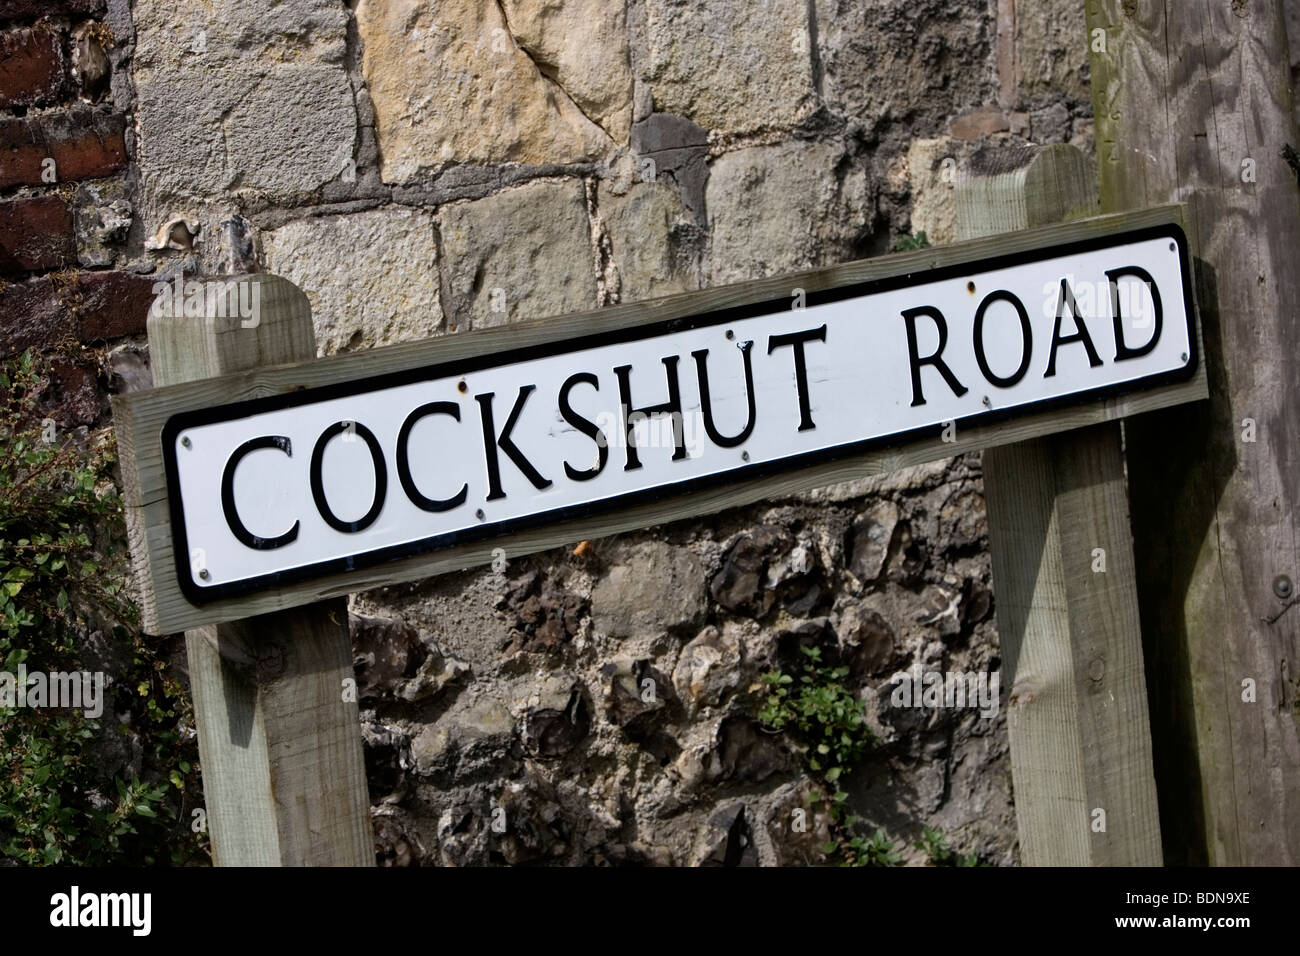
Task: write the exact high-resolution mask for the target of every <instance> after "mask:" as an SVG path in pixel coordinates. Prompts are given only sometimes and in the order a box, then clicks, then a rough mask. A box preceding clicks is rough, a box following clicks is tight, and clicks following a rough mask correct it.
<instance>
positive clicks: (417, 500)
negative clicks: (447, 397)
mask: <svg viewBox="0 0 1300 956" xmlns="http://www.w3.org/2000/svg"><path fill="white" fill-rule="evenodd" d="M428 415H450V416H451V417H452V418H454V419H456V421H460V406H459V405H457V404H456V403H455V402H429V403H428V404H427V405H421V406H420V407H419V408H417V409H416V410H415V411H413V412H411V414H409V415H407V416H406V421H404V422H402V428H401V430H400V431H399V432H398V433H397V479H398V481H400V482H401V483H402V490H403V491H404V492H406V497H408V498H410V499H411V504H413V505H415V507H417V508H419V509H420V510H421V511H450V510H451V509H452V508H456V507H459V506H460V505H463V504H464V503H465V499H466V498H467V497H468V496H469V483H468V482H467V483H465V484H463V485H461V486H460V491H458V492H456V494H454V495H452V496H451V497H450V498H426V497H425V496H424V495H422V494H421V493H420V489H418V488H417V487H415V479H414V478H412V477H411V455H410V450H409V449H408V447H407V446H408V445H409V443H410V440H411V429H412V428H414V427H415V423H416V422H418V421H419V420H420V419H422V418H425V417H426V416H428Z"/></svg>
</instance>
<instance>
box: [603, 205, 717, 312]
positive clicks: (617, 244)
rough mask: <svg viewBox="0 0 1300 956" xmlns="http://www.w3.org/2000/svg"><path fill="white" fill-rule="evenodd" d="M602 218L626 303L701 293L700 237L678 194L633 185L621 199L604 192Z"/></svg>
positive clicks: (623, 299)
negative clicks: (698, 261)
mask: <svg viewBox="0 0 1300 956" xmlns="http://www.w3.org/2000/svg"><path fill="white" fill-rule="evenodd" d="M599 190H600V193H599V197H600V198H599V202H598V206H599V209H600V214H601V218H602V219H603V220H604V222H605V228H606V229H607V230H608V231H609V238H610V244H611V247H612V251H613V255H614V262H615V264H616V265H617V266H618V271H619V275H620V277H621V280H622V285H621V287H620V288H621V295H622V301H624V302H634V301H637V300H638V299H653V298H657V297H658V296H663V295H671V294H673V293H674V292H689V291H691V290H694V289H697V288H699V275H698V264H697V261H696V257H697V255H698V250H699V246H700V245H701V243H702V236H701V233H700V231H699V230H698V229H697V228H696V226H695V223H694V219H693V217H692V216H691V214H690V212H689V211H688V210H687V208H686V206H685V205H683V203H682V201H681V199H680V197H679V195H678V193H677V191H676V190H674V189H672V188H670V187H669V186H666V185H663V184H660V183H645V182H642V183H633V184H632V185H631V187H630V188H629V189H628V190H627V192H626V193H624V194H623V195H621V196H616V195H613V194H612V193H611V192H610V191H609V190H608V189H607V187H606V185H605V184H604V183H601V184H600V187H599Z"/></svg>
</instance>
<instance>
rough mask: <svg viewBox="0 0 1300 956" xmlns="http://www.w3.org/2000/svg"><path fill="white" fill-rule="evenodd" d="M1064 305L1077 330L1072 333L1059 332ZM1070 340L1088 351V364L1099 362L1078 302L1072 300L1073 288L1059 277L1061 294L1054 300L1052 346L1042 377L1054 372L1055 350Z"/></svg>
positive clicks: (1090, 365)
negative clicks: (1079, 343) (1054, 312)
mask: <svg viewBox="0 0 1300 956" xmlns="http://www.w3.org/2000/svg"><path fill="white" fill-rule="evenodd" d="M1066 306H1069V307H1070V317H1071V318H1073V319H1074V327H1075V328H1076V329H1078V330H1079V331H1078V332H1076V333H1075V334H1074V335H1062V334H1061V319H1062V318H1064V316H1065V308H1066ZM1070 342H1082V343H1083V347H1084V348H1085V349H1086V350H1087V352H1088V366H1089V367H1090V368H1096V367H1097V366H1098V365H1100V364H1101V356H1099V355H1098V354H1097V349H1096V348H1094V347H1093V344H1092V336H1090V335H1089V334H1088V326H1087V324H1086V323H1085V322H1084V321H1083V319H1082V318H1080V316H1079V304H1078V303H1077V302H1075V301H1074V290H1073V289H1071V288H1070V283H1069V282H1068V281H1067V280H1065V279H1061V295H1060V297H1059V298H1058V299H1057V300H1056V325H1055V326H1054V327H1053V328H1052V347H1051V348H1050V349H1049V350H1048V353H1047V371H1046V372H1045V373H1043V378H1051V377H1052V376H1053V375H1055V374H1056V350H1057V349H1058V348H1059V347H1060V346H1062V345H1067V344H1069V343H1070Z"/></svg>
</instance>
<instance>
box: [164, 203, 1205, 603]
mask: <svg viewBox="0 0 1300 956" xmlns="http://www.w3.org/2000/svg"><path fill="white" fill-rule="evenodd" d="M1149 239H1170V240H1172V241H1173V242H1174V243H1175V244H1176V245H1177V247H1178V248H1177V252H1178V259H1179V268H1180V272H1181V275H1182V282H1183V305H1184V314H1185V316H1186V321H1187V338H1188V342H1189V346H1188V355H1187V361H1186V362H1185V363H1184V364H1183V365H1182V366H1181V367H1180V368H1176V369H1170V370H1166V371H1163V372H1156V373H1153V374H1151V375H1146V376H1142V377H1139V378H1135V379H1131V380H1129V381H1125V382H1116V383H1112V384H1110V385H1103V386H1098V387H1097V388H1093V389H1087V390H1085V391H1080V392H1072V393H1070V394H1068V395H1061V396H1057V397H1054V398H1048V399H1043V400H1041V401H1037V402H1030V403H1026V404H1022V405H1015V406H1010V407H1007V408H994V409H989V410H987V411H982V412H976V413H975V414H973V415H966V416H963V417H962V418H958V419H955V420H954V423H955V424H956V425H957V426H959V427H972V426H975V425H989V424H995V423H997V422H999V421H1006V420H1009V419H1014V418H1018V417H1021V416H1023V415H1028V414H1032V413H1038V412H1044V411H1050V410H1052V409H1057V408H1064V407H1070V406H1075V405H1084V404H1088V403H1090V402H1095V401H1098V400H1100V399H1103V398H1106V397H1109V396H1112V395H1117V394H1124V393H1128V392H1135V391H1140V390H1143V389H1146V388H1152V387H1156V386H1160V385H1166V384H1173V383H1177V382H1183V381H1186V380H1188V379H1190V378H1192V377H1193V376H1194V375H1195V374H1196V370H1197V366H1198V362H1199V354H1198V349H1197V336H1196V313H1195V295H1194V290H1193V286H1192V273H1191V254H1190V249H1189V246H1188V241H1187V236H1186V233H1185V232H1184V231H1183V229H1182V227H1181V226H1180V225H1179V224H1178V223H1176V222H1168V223H1162V224H1159V225H1154V226H1145V227H1140V228H1137V229H1129V230H1121V231H1117V232H1112V233H1105V234H1102V235H1099V236H1091V237H1087V238H1083V239H1077V240H1074V241H1072V242H1067V243H1063V244H1059V245H1052V246H1046V247H1038V248H1031V249H1023V250H1020V251H1016V252H1007V253H1001V254H999V255H995V256H988V257H985V258H980V259H972V260H968V261H965V262H960V263H954V264H952V265H947V266H940V267H939V268H937V269H927V270H924V271H919V272H906V273H902V274H899V275H894V276H884V277H881V278H878V279H868V280H864V281H860V282H855V283H850V284H847V285H843V286H836V287H833V288H828V289H820V290H810V291H808V292H806V293H805V301H806V303H807V305H808V306H816V305H825V304H828V303H831V302H837V301H841V300H843V299H851V298H856V297H859V296H864V295H874V294H878V293H883V292H889V291H893V290H897V289H902V288H908V287H911V286H917V285H921V284H923V283H928V282H940V281H944V280H946V279H952V278H959V277H963V276H968V275H971V274H973V273H978V272H982V271H992V270H995V269H1002V268H1011V267H1014V266H1018V265H1025V264H1029V263H1034V262H1042V261H1044V260H1047V259H1054V258H1057V257H1059V256H1064V255H1072V254H1077V253H1082V252H1091V251H1094V250H1097V249H1106V248H1109V247H1112V246H1115V245H1119V244H1123V243H1126V242H1141V241H1145V240H1149ZM787 300H788V297H779V298H767V299H762V300H759V301H756V302H751V303H746V304H743V305H736V306H728V307H725V308H722V309H715V310H711V311H707V312H702V313H699V314H697V315H686V316H681V317H677V318H670V319H661V320H659V321H656V322H650V323H646V324H642V325H631V326H625V327H622V328H617V329H606V330H603V331H598V332H593V333H590V334H588V335H582V336H574V337H569V338H563V339H556V340H553V341H549V342H539V343H536V344H533V345H527V346H520V347H517V348H511V349H504V350H502V351H496V352H489V353H485V354H481V355H476V356H471V357H466V358H460V359H453V360H451V361H447V362H440V363H435V364H431V365H420V366H415V367H412V368H407V369H402V370H399V371H395V372H387V373H381V374H378V375H370V376H366V377H364V378H359V379H354V380H351V381H344V382H336V383H332V384H328V385H319V386H315V387H312V388H308V389H303V390H300V391H293V392H287V393H284V394H279V395H270V396H265V397H262V398H255V399H249V400H245V401H241V402H234V403H231V404H228V405H217V406H209V407H206V408H201V409H195V410H192V411H188V412H180V413H177V414H175V415H172V416H171V417H169V418H168V419H167V421H166V423H165V424H164V426H163V429H162V438H161V441H162V449H161V450H162V455H163V466H164V471H165V474H166V484H167V491H168V509H169V515H170V519H171V536H172V542H173V558H174V564H175V570H176V580H177V584H178V586H179V588H180V591H181V593H182V595H183V596H184V597H185V599H186V600H187V601H189V602H190V603H191V604H193V605H194V606H196V607H202V606H203V605H205V604H211V603H213V602H216V601H220V600H223V599H227V598H234V597H242V596H246V595H250V594H257V593H262V592H265V591H268V590H271V589H274V588H277V587H280V586H284V585H290V584H296V583H300V582H304V581H309V580H317V579H323V578H328V577H330V576H332V575H335V574H340V573H346V572H350V571H359V570H364V569H366V568H372V567H376V566H379V565H383V564H387V563H389V562H391V561H398V560H401V559H403V558H409V557H414V556H417V555H421V554H429V553H432V552H436V551H441V550H445V549H448V548H451V547H454V546H456V545H461V544H472V543H477V542H481V541H487V540H491V539H492V538H499V537H505V536H507V535H511V534H514V533H516V532H520V531H526V530H529V529H533V528H538V527H542V526H546V525H551V524H558V523H561V522H565V521H572V520H577V519H582V518H594V517H599V516H601V515H604V514H608V513H610V512H614V511H617V510H619V509H621V508H628V507H633V506H636V505H642V504H650V503H654V502H656V501H661V500H664V499H668V498H679V497H683V496H686V495H689V494H692V493H693V492H696V491H702V490H707V489H711V488H716V487H719V486H723V485H728V484H736V483H740V482H744V481H748V480H752V479H758V478H764V477H768V476H771V475H775V474H782V473H787V472H791V471H795V470H797V469H799V468H801V467H810V466H814V465H819V464H823V463H826V462H832V461H836V460H838V459H841V458H847V457H851V456H853V455H856V454H860V453H862V452H866V451H870V450H873V449H877V448H882V447H888V446H892V445H904V444H907V443H909V442H912V441H915V440H917V439H923V438H928V437H932V436H935V435H938V434H940V433H941V432H942V429H943V428H944V427H945V426H944V424H943V423H940V424H937V425H926V426H922V427H920V428H913V429H906V430H903V431H898V432H890V433H889V434H887V435H879V436H875V437H873V438H867V439H862V440H861V441H855V442H847V443H844V444H840V445H834V446H832V447H830V448H823V449H818V450H816V451H810V452H803V453H800V454H795V455H790V456H787V457H785V458H779V459H776V460H774V461H767V462H755V463H752V464H748V465H741V466H738V467H736V468H730V469H727V470H725V471H721V472H716V473H713V474H710V475H702V476H698V477H695V478H686V479H683V480H681V481H676V482H670V483H667V484H663V485H656V486H655V487H653V488H644V489H640V490H637V491H630V492H624V493H622V494H619V495H615V496H612V497H609V498H603V499H600V500H599V501H592V502H584V503H581V504H576V505H566V506H564V507H560V508H553V509H550V510H548V511H539V512H535V513H533V514H529V515H524V516H521V517H517V518H510V519H506V520H503V521H494V522H487V523H484V524H480V525H477V526H474V527H472V528H466V529H462V530H459V531H452V532H444V533H442V534H437V535H432V536H430V537H428V538H421V539H419V540H417V541H410V542H406V543H403V544H399V545H389V546H386V547H382V548H376V549H374V550H372V551H366V552H362V553H360V554H356V555H349V556H345V557H339V558H329V559H327V560H325V561H318V562H315V563H312V564H304V565H300V566H298V567H294V568H289V569H286V570H283V571H275V572H271V573H269V574H263V575H258V576H256V577H251V578H244V579H242V580H239V581H231V582H227V583H225V584H218V585H213V586H211V587H199V586H198V585H196V584H195V583H194V581H193V579H192V577H191V575H190V561H189V543H188V539H187V536H186V533H185V523H184V502H183V501H182V500H181V493H180V485H179V481H178V474H177V462H176V438H177V436H178V435H179V434H180V433H181V432H182V431H184V430H185V429H187V428H193V427H196V426H201V425H208V424H212V423H214V422H223V421H232V420H234V419H238V418H245V417H248V416H251V415H254V414H258V413H262V412H268V411H278V410H281V409H284V408H293V407H296V406H299V405H309V404H315V403H317V402H321V401H328V400H331V399H337V398H346V397H348V396H350V395H357V394H361V393H365V392H373V391H378V390H380V389H383V388H392V387H397V386H401V385H409V384H413V383H416V382H421V381H428V380H431V379H436V378H448V377H453V376H456V375H465V374H469V373H472V372H476V371H481V370H483V369H485V368H495V367H498V366H501V365H509V364H513V363H516V362H522V361H527V360H530V359H537V358H547V357H550V356H554V355H559V354H563V353H565V352H572V351H577V350H580V349H587V348H598V347H601V346H606V345H617V344H621V343H624V342H630V341H638V340H641V339H647V338H653V337H655V336H658V335H664V334H670V333H674V332H683V331H689V330H692V329H698V328H710V327H713V326H717V325H723V324H726V323H728V322H738V321H743V320H745V319H749V318H756V317H758V316H763V315H771V314H774V313H776V312H785V311H789V308H788V306H787V304H786V303H787ZM776 303H781V307H780V308H773V306H774V304H776Z"/></svg>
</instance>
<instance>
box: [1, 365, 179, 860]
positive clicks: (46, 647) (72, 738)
mask: <svg viewBox="0 0 1300 956" xmlns="http://www.w3.org/2000/svg"><path fill="white" fill-rule="evenodd" d="M45 382H46V378H45V375H44V366H43V364H42V362H41V361H40V360H38V359H36V358H34V357H33V356H32V355H31V354H30V353H24V354H23V355H22V356H21V357H20V358H18V359H17V360H12V361H10V362H7V363H5V365H4V366H3V367H0V670H4V671H6V672H8V673H9V674H10V675H13V674H15V673H16V672H17V670H18V668H19V666H20V665H25V666H26V668H27V669H28V670H29V671H43V672H54V671H66V672H72V671H86V670H90V669H93V668H96V667H97V668H100V669H103V668H104V665H103V663H102V662H101V663H96V662H95V661H94V660H92V661H90V662H89V664H90V666H89V667H87V666H84V665H86V663H87V661H86V657H87V653H86V651H85V649H86V647H87V646H88V644H89V643H90V642H91V641H92V639H93V640H96V641H99V642H100V644H101V645H103V644H104V642H105V640H106V641H107V647H108V648H110V649H111V650H113V651H116V652H118V653H119V656H120V657H121V658H122V659H123V660H125V659H129V660H130V663H129V664H123V665H120V666H117V667H116V668H115V671H116V672H115V673H112V674H111V675H106V677H107V676H111V677H112V678H114V680H113V681H112V685H113V686H112V688H111V692H112V693H113V694H114V695H115V698H114V700H113V701H112V702H111V705H110V702H109V701H107V700H105V701H104V704H105V706H104V711H103V715H104V716H101V717H98V718H96V717H90V716H87V715H86V714H85V712H84V710H77V709H55V708H43V707H42V708H35V707H21V708H20V707H18V706H16V705H17V703H18V700H17V695H15V698H14V699H13V700H10V699H8V698H5V699H3V700H0V859H8V860H10V861H13V862H18V863H26V864H55V863H58V864H64V865H71V864H90V865H96V864H98V865H103V864H138V863H144V864H151V863H157V862H168V861H170V862H174V863H184V862H189V861H190V860H192V859H195V858H201V856H202V853H203V848H202V846H201V845H200V844H199V842H198V841H197V840H195V839H194V834H192V833H191V832H190V828H189V826H188V820H186V819H185V818H184V817H183V811H184V807H185V806H186V804H187V803H188V805H189V806H191V807H193V806H194V805H196V803H197V802H198V801H197V793H198V774H197V768H196V766H195V765H196V764H197V754H196V752H195V744H194V741H193V734H192V733H191V732H187V728H188V727H190V726H192V723H193V721H192V716H191V714H190V712H189V708H188V703H187V702H186V701H185V699H184V696H183V693H182V688H181V686H180V684H179V683H178V682H177V681H176V680H175V679H174V677H172V675H171V674H170V671H169V668H168V664H167V661H166V660H165V659H164V658H163V657H161V656H160V654H159V650H158V648H157V647H156V646H155V645H153V644H152V643H147V642H146V641H145V640H144V639H143V638H142V636H141V635H140V634H139V633H138V632H137V631H136V630H135V626H134V625H135V621H136V616H137V615H136V609H135V607H134V606H133V605H132V604H131V602H130V601H129V600H128V599H127V598H126V596H125V592H124V587H125V576H126V569H125V549H124V547H123V542H124V541H125V529H124V526H123V520H122V505H121V501H120V499H119V497H118V495H117V492H116V488H115V485H114V483H113V481H112V469H113V465H114V454H115V449H114V445H113V442H112V435H111V432H109V431H108V430H107V429H105V430H102V431H99V432H88V433H87V434H85V435H84V436H75V435H69V434H67V433H65V434H63V435H60V434H59V431H58V429H57V428H56V427H55V423H54V422H53V420H52V419H49V418H45V419H42V417H41V414H40V403H41V399H42V397H43V394H44V391H45V388H46V385H45ZM96 632H98V633H96ZM128 648H129V653H126V650H127V649H128ZM101 649H102V648H101ZM108 685H109V681H108V680H105V682H104V694H105V696H106V697H107V695H108V693H110V687H109V686H108ZM7 704H13V705H15V706H6V705H7ZM123 713H125V714H126V715H127V716H128V719H127V720H126V721H125V722H124V723H119V721H118V720H115V719H113V717H114V715H115V714H123ZM114 752H116V753H118V754H120V755H121V756H120V759H118V760H115V761H114V760H107V759H106V754H109V753H114ZM133 752H134V753H136V754H138V756H136V757H135V758H134V759H128V758H129V755H131V754H132V753H133ZM111 765H122V766H123V769H122V770H121V771H120V772H119V774H118V775H117V776H114V775H113V774H112V773H111V772H110V771H108V770H107V769H106V768H107V767H108V766H111ZM137 768H138V769H137Z"/></svg>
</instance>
